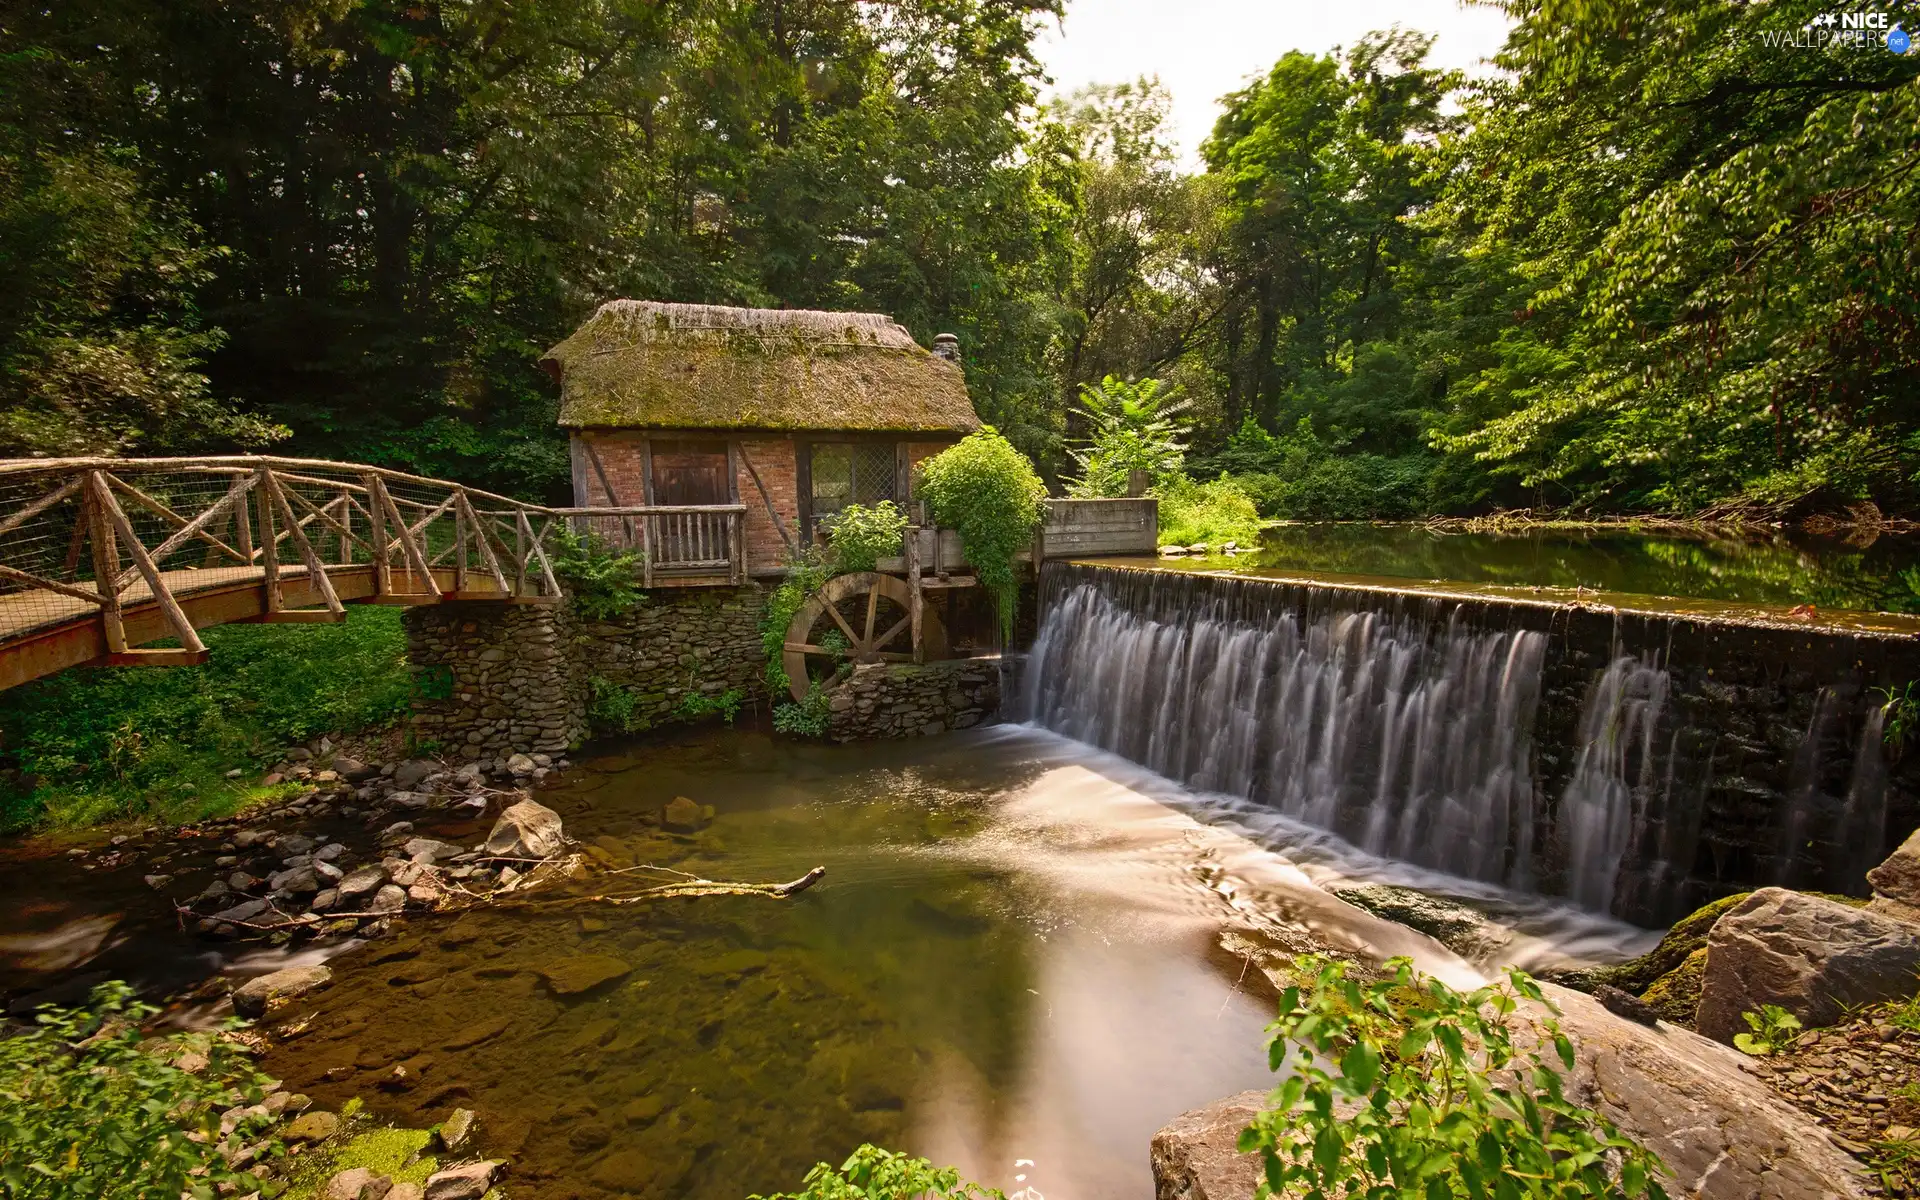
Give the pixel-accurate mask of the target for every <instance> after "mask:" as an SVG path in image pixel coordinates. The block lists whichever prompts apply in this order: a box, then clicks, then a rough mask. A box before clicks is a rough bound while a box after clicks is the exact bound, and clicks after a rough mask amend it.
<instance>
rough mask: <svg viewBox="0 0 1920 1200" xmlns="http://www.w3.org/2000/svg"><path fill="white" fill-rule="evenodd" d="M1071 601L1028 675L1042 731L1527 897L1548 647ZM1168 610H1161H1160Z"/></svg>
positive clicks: (1082, 590)
mask: <svg viewBox="0 0 1920 1200" xmlns="http://www.w3.org/2000/svg"><path fill="white" fill-rule="evenodd" d="M1110 586H1113V587H1119V588H1133V589H1137V590H1140V591H1141V593H1142V594H1140V595H1137V596H1133V597H1130V599H1131V600H1132V601H1134V602H1133V603H1120V602H1116V599H1115V598H1114V596H1112V595H1110V594H1109V591H1108V590H1107V588H1103V587H1099V586H1095V585H1093V584H1091V583H1081V584H1078V585H1076V586H1072V587H1071V588H1069V589H1068V590H1066V591H1065V593H1064V594H1062V595H1060V596H1059V597H1057V598H1056V600H1055V601H1054V602H1053V603H1052V604H1051V606H1050V609H1049V613H1048V616H1047V619H1046V622H1045V624H1044V626H1043V628H1042V630H1041V633H1040V637H1039V639H1038V640H1037V641H1036V643H1035V645H1034V649H1033V654H1032V656H1031V659H1030V662H1029V664H1028V670H1027V688H1026V707H1027V713H1028V715H1029V717H1030V718H1031V719H1033V720H1035V721H1037V722H1038V723H1040V724H1042V725H1044V726H1046V727H1048V728H1050V729H1053V730H1055V731H1056V732H1059V733H1063V734H1066V735H1067V736H1069V737H1073V738H1077V739H1079V740H1081V741H1084V742H1090V743H1092V744H1094V745H1097V746H1100V747H1103V748H1105V749H1108V750H1111V751H1114V752H1116V753H1119V754H1122V755H1124V756H1126V757H1128V758H1130V759H1132V760H1134V761H1135V762H1138V763H1141V764H1143V765H1145V766H1147V767H1149V768H1151V769H1153V770H1155V771H1157V772H1159V773H1160V774H1162V775H1165V776H1168V777H1170V778H1173V779H1177V780H1180V781H1182V782H1184V783H1187V784H1188V785H1190V786H1193V787H1196V788H1202V789H1207V790H1212V791H1220V792H1226V793H1230V794H1233V795H1238V796H1243V797H1246V798H1249V799H1252V800H1256V801H1260V802H1262V803H1264V804H1267V805H1271V806H1273V807H1274V808H1277V809H1279V810H1280V811H1281V812H1282V813H1284V814H1286V815H1288V816H1291V817H1294V818H1297V819H1299V820H1302V821H1305V822H1307V823H1310V824H1313V825H1316V826H1319V827H1320V828H1323V829H1329V830H1333V831H1335V832H1337V833H1339V834H1341V835H1342V836H1343V837H1345V838H1347V839H1348V840H1349V841H1351V842H1353V843H1355V844H1357V845H1359V846H1361V847H1363V848H1365V849H1367V850H1369V851H1372V852H1374V853H1378V854H1383V855H1390V856H1392V857H1395V858H1399V859H1403V860H1406V861H1410V862H1415V863H1420V864H1423V865H1427V866H1432V867H1437V868H1440V869H1443V870H1446V871H1448V872H1451V873H1453V874H1456V875H1463V876H1467V877H1469V878H1474V879H1480V880H1486V881H1490V882H1497V883H1504V884H1508V885H1511V886H1517V887H1528V886H1530V885H1531V884H1532V882H1533V873H1534V864H1533V861H1532V859H1533V847H1534V841H1535V833H1534V820H1535V815H1534V814H1535V810H1536V805H1535V803H1534V784H1533V778H1532V766H1531V759H1532V745H1531V737H1532V726H1533V718H1534V711H1535V708H1536V707H1537V705H1538V701H1539V696H1540V678H1541V665H1542V662H1543V660H1544V657H1545V654H1546V646H1547V639H1546V636H1545V635H1544V634H1541V633H1538V632H1532V631H1526V630H1516V631H1500V630H1486V629H1477V628H1472V627H1470V626H1468V625H1466V624H1463V623H1461V622H1458V621H1439V622H1436V621H1435V620H1433V619H1431V618H1430V617H1427V616H1424V615H1421V616H1416V615H1411V614H1404V613H1403V614H1391V613H1382V612H1378V611H1367V610H1361V611H1353V610H1340V609H1331V608H1330V609H1328V610H1327V611H1324V612H1320V613H1317V614H1303V615H1300V616H1299V617H1297V618H1296V617H1295V616H1292V615H1288V614H1271V613H1266V614H1258V617H1259V619H1252V618H1254V617H1255V616H1256V614H1255V613H1253V612H1251V611H1248V612H1235V611H1233V605H1232V603H1231V601H1230V599H1228V598H1226V597H1223V596H1222V595H1220V594H1218V593H1207V594H1202V593H1195V592H1191V591H1183V593H1182V595H1180V596H1179V597H1171V596H1165V595H1162V596H1159V597H1155V596H1154V595H1152V594H1151V593H1152V592H1153V590H1154V589H1155V588H1156V587H1159V588H1162V589H1163V590H1171V589H1176V588H1177V587H1178V581H1177V580H1175V581H1171V582H1166V583H1162V582H1160V581H1159V579H1158V578H1157V577H1154V576H1151V575H1142V576H1139V577H1137V578H1134V579H1131V580H1128V581H1125V582H1121V583H1116V584H1113V585H1110ZM1169 600H1171V601H1174V602H1172V603H1165V601H1169Z"/></svg>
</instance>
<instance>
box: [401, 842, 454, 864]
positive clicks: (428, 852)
mask: <svg viewBox="0 0 1920 1200" xmlns="http://www.w3.org/2000/svg"><path fill="white" fill-rule="evenodd" d="M401 849H402V850H404V851H405V852H406V855H407V857H408V858H410V859H412V860H413V861H415V862H423V861H424V862H430V863H431V862H438V861H440V860H441V859H445V858H452V857H453V856H454V855H456V854H465V853H466V852H467V848H466V847H465V846H456V845H454V844H453V843H452V842H442V841H438V840H436V839H434V838H424V837H418V838H412V839H409V840H408V842H407V844H406V845H405V846H402V847H401ZM422 855H425V856H426V857H425V858H424V859H422V858H421V856H422Z"/></svg>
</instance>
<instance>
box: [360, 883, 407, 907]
mask: <svg viewBox="0 0 1920 1200" xmlns="http://www.w3.org/2000/svg"><path fill="white" fill-rule="evenodd" d="M406 906H407V893H406V889H404V888H399V887H395V886H394V885H393V884H391V883H389V884H387V885H386V886H385V887H383V888H381V889H380V890H379V891H377V892H375V893H374V894H373V900H372V901H371V902H370V903H369V904H368V905H367V911H368V912H376V913H396V912H399V911H400V910H401V909H403V908H405V907H406Z"/></svg>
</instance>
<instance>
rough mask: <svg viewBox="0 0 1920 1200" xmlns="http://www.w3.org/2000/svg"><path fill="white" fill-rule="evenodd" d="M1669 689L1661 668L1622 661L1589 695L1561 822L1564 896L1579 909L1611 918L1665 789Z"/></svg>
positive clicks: (1633, 660) (1646, 662)
mask: <svg viewBox="0 0 1920 1200" xmlns="http://www.w3.org/2000/svg"><path fill="white" fill-rule="evenodd" d="M1670 688H1671V680H1670V679H1669V678H1668V676H1667V673H1666V671H1665V670H1663V669H1661V667H1660V666H1659V664H1658V663H1657V662H1654V661H1652V660H1650V659H1643V658H1638V657H1635V656H1633V655H1620V656H1618V657H1616V658H1615V659H1614V660H1613V662H1612V663H1610V664H1608V666H1607V669H1606V670H1605V671H1604V672H1602V673H1601V675H1600V678H1599V679H1598V680H1597V681H1595V683H1594V686H1593V687H1592V688H1591V689H1589V690H1588V692H1587V698H1586V704H1585V706H1584V709H1583V711H1582V712H1581V715H1580V743H1579V744H1580V758H1579V761H1578V763H1577V764H1576V765H1575V766H1574V770H1573V778H1572V779H1571V780H1569V781H1568V782H1567V788H1566V792H1565V793H1564V794H1563V795H1562V796H1561V799H1560V809H1559V816H1558V827H1559V831H1560V837H1561V839H1562V841H1563V842H1564V843H1565V846H1566V851H1567V853H1566V862H1567V868H1566V876H1567V896H1568V898H1569V899H1571V900H1572V901H1573V902H1574V903H1576V904H1579V905H1581V906H1582V907H1585V908H1591V909H1596V910H1598V911H1600V912H1606V911H1608V910H1609V909H1611V908H1612V906H1613V890H1614V882H1615V880H1616V878H1617V877H1618V875H1619V873H1620V862H1621V860H1622V859H1623V858H1624V857H1625V856H1626V853H1627V848H1628V846H1629V845H1630V844H1631V843H1632V840H1633V834H1634V827H1635V825H1636V823H1637V822H1638V820H1639V819H1640V818H1641V817H1642V816H1643V815H1644V813H1645V809H1646V805H1647V803H1648V800H1649V798H1650V794H1651V792H1652V791H1653V789H1654V788H1655V787H1656V785H1657V784H1658V783H1659V782H1660V781H1659V780H1658V779H1657V772H1658V771H1659V770H1660V768H1659V765H1658V764H1659V756H1657V755H1656V754H1655V753H1654V750H1655V745H1654V739H1655V737H1656V736H1657V735H1658V731H1659V725H1660V715H1661V713H1662V712H1663V711H1664V710H1665V708H1666V704H1667V693H1668V691H1669V689H1670ZM1667 761H1669V762H1671V761H1672V759H1671V756H1668V759H1667ZM1663 791H1664V789H1663Z"/></svg>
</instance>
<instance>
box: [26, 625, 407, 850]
mask: <svg viewBox="0 0 1920 1200" xmlns="http://www.w3.org/2000/svg"><path fill="white" fill-rule="evenodd" d="M400 617H401V613H400V610H399V609H396V608H384V607H377V606H371V605H369V606H354V607H352V608H349V609H348V610H347V620H345V621H344V622H341V623H340V624H337V625H225V626H220V627H217V628H213V629H208V630H205V631H203V633H202V637H204V638H205V640H206V643H207V647H208V649H209V650H211V651H212V656H211V658H210V659H209V661H208V662H207V664H206V665H205V666H201V667H113V668H91V667H80V668H75V669H73V670H70V671H62V672H61V673H60V674H58V675H52V676H49V677H47V678H45V679H40V680H36V681H34V682H32V683H29V684H24V685H22V686H20V687H17V688H12V689H9V690H8V691H6V692H3V693H0V745H3V746H4V748H5V760H4V761H5V765H6V766H7V767H8V768H11V769H13V770H16V771H19V772H21V777H22V778H23V779H28V780H30V781H31V782H32V786H23V787H21V788H19V789H18V790H17V791H16V793H15V794H14V795H12V796H0V806H4V807H0V824H5V825H6V826H9V827H20V826H25V825H31V824H37V823H43V822H46V823H53V824H58V825H83V824H89V823H92V822H95V821H99V820H105V819H109V818H113V817H120V816H127V815H133V814H150V815H152V816H155V817H158V818H161V819H167V820H176V819H177V820H192V819H198V818H199V817H202V816H210V815H215V814H220V813H226V812H232V811H234V810H235V809H237V808H238V807H240V806H242V805H244V804H245V803H247V802H248V801H249V800H250V799H252V798H253V797H254V795H255V792H256V789H254V788H253V787H252V786H251V785H249V784H246V783H242V782H238V781H229V780H227V779H225V778H224V775H225V773H226V771H227V770H229V769H230V768H233V767H242V768H245V767H248V766H265V765H267V764H269V763H271V762H273V761H274V756H275V755H277V754H278V752H279V750H280V749H281V748H283V747H285V746H287V745H289V744H293V743H297V742H305V741H310V740H312V739H313V738H315V737H317V736H319V735H320V734H323V733H333V734H341V733H357V732H362V731H366V730H372V729H380V728H385V727H389V726H391V725H393V724H394V723H395V722H397V721H398V720H399V719H400V717H401V716H402V715H403V714H404V713H405V712H406V711H407V706H408V701H409V697H410V696H411V695H412V693H413V690H414V686H415V684H414V679H413V677H412V676H411V675H410V673H409V672H408V669H407V663H406V653H407V644H406V632H405V630H404V628H403V627H402V625H401V620H400Z"/></svg>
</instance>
